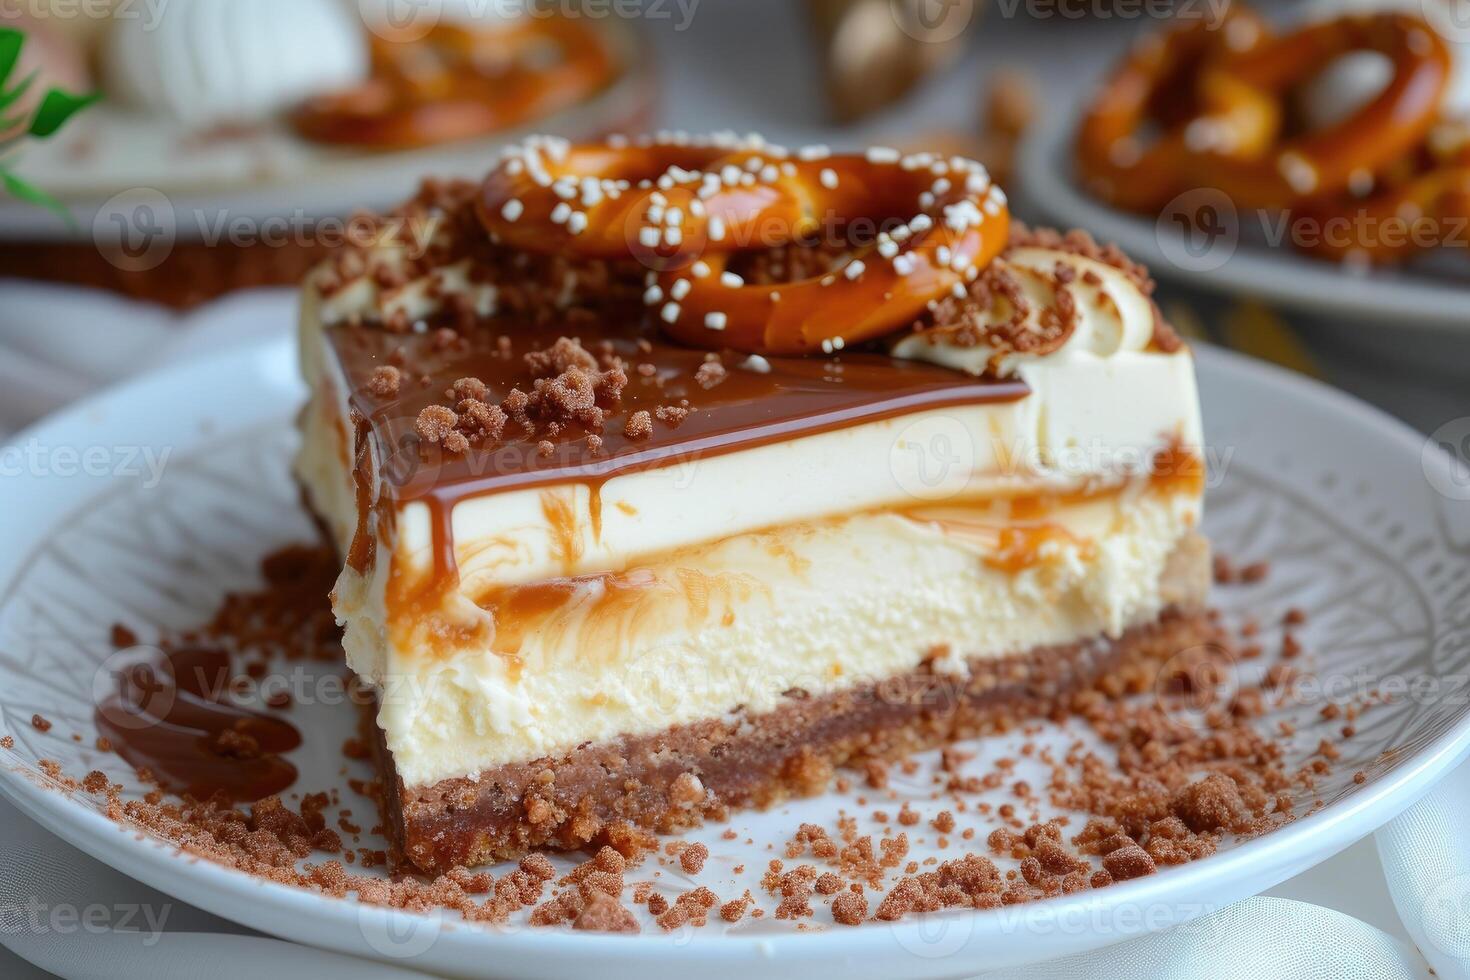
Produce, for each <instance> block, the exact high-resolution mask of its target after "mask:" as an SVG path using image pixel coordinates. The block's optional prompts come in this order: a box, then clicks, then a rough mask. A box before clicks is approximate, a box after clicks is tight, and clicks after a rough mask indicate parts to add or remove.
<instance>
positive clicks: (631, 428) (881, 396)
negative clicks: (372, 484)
mask: <svg viewBox="0 0 1470 980" xmlns="http://www.w3.org/2000/svg"><path fill="white" fill-rule="evenodd" d="M578 336H580V338H581V341H582V345H583V346H584V347H585V348H586V350H587V351H589V352H591V353H594V354H595V355H596V356H597V357H598V360H599V362H600V364H601V365H602V366H603V367H611V366H618V367H621V369H622V370H623V371H624V372H625V373H626V375H627V378H628V381H627V384H626V386H625V387H623V389H622V390H621V393H620V397H619V398H618V399H617V400H616V403H615V406H614V407H612V408H610V409H609V410H608V412H607V413H606V417H605V419H604V420H603V423H602V427H601V429H600V431H598V430H595V429H593V428H589V427H588V426H587V425H585V424H583V423H581V422H578V421H575V420H565V421H561V422H558V423H557V424H554V425H547V424H545V423H541V424H538V425H536V426H535V428H534V431H527V429H526V427H524V426H518V425H516V424H515V423H509V424H507V425H506V427H505V429H504V431H503V433H502V434H501V436H500V437H499V438H498V439H485V440H482V441H481V442H480V443H479V444H478V445H474V446H471V447H470V448H469V449H467V450H466V451H464V452H452V451H449V450H447V449H446V448H445V447H444V446H443V444H442V443H439V442H431V441H430V440H428V439H425V438H424V437H423V436H422V435H421V433H420V430H419V428H418V427H417V422H418V420H419V417H420V415H421V413H422V412H423V411H424V410H425V409H428V408H430V407H431V406H444V407H452V406H453V405H454V404H455V403H456V398H457V395H455V394H451V393H450V390H451V389H452V388H453V387H454V385H455V382H456V381H458V380H460V379H462V378H475V379H478V380H479V381H481V382H483V383H484V386H485V388H486V391H487V393H486V394H485V399H486V401H488V402H491V403H496V402H499V401H501V400H503V399H505V398H506V396H507V395H508V394H509V393H510V392H511V390H512V389H518V390H521V391H529V390H531V389H532V388H533V385H534V382H535V376H536V372H535V371H534V370H533V367H532V366H531V365H530V364H528V363H527V359H526V357H525V355H526V354H528V353H532V352H536V351H542V350H545V349H547V348H549V347H551V346H552V345H553V344H554V343H555V342H556V341H557V340H558V339H559V338H561V337H578ZM447 337H448V335H446V334H445V333H442V332H440V331H439V330H437V329H435V328H433V327H432V326H431V328H430V329H429V330H428V331H426V332H423V333H413V334H393V333H389V332H385V331H382V330H374V329H371V328H354V327H333V328H329V330H328V338H329V342H330V344H331V346H332V348H333V349H334V350H335V352H336V355H337V358H338V360H339V362H340V364H341V366H342V369H343V374H344V376H345V378H346V380H347V384H348V386H349V388H350V391H351V394H350V396H349V402H350V405H351V408H352V411H353V412H354V414H355V415H356V416H357V417H358V418H359V419H360V420H361V421H360V423H359V426H360V429H359V432H360V435H359V438H362V437H364V436H366V437H368V438H371V439H372V440H373V441H374V444H375V445H376V447H377V448H378V451H379V460H380V467H381V471H382V476H383V483H382V489H381V496H382V497H383V498H385V499H386V500H390V501H394V502H398V503H402V502H406V501H411V500H423V501H425V502H427V503H428V504H429V506H430V509H431V511H432V512H433V513H434V515H435V519H436V525H437V527H436V534H437V537H438V544H439V548H438V549H437V550H439V551H440V552H441V555H440V559H441V561H440V564H441V570H447V568H446V566H448V565H449V564H451V563H452V560H453V559H452V548H451V547H450V538H449V534H448V530H449V528H448V524H449V515H450V513H451V512H452V508H453V505H454V503H455V502H456V501H459V500H462V499H465V498H468V497H474V496H479V495H482V494H486V493H492V492H498V491H503V490H509V489H513V488H521V487H532V486H539V485H546V484H550V483H566V482H584V483H587V484H590V485H591V486H592V488H593V491H594V497H596V496H597V491H598V489H599V488H600V487H601V485H602V484H603V483H604V482H605V481H607V480H608V479H611V478H612V477H614V476H617V475H620V474H623V473H629V472H633V471H636V470H639V469H646V468H653V467H658V466H665V465H670V464H673V463H676V462H687V461H689V460H692V459H699V458H704V457H708V456H713V455H719V454H723V453H727V452H732V451H736V450H740V449H747V448H751V447H754V446H758V445H762V444H766V443H770V442H776V441H785V440H790V439H794V438H797V437H800V436H805V435H811V434H815V433H818V432H823V431H827V430H831V429H836V428H841V427H844V426H848V425H855V424H858V423H863V422H870V421H874V420H877V419H882V418H887V417H892V416H895V415H901V414H905V413H909V412H914V411H919V410H923V409H930V408H938V407H943V406H947V405H965V404H981V403H989V402H1000V401H1012V400H1016V399H1020V398H1022V397H1024V396H1025V395H1026V394H1027V392H1028V389H1027V388H1026V386H1025V385H1024V384H1023V383H1021V382H1018V381H995V380H987V379H977V378H973V377H969V376H967V375H963V374H959V373H956V372H954V371H950V370H947V369H945V368H940V367H936V366H933V365H928V364H923V363H919V362H909V361H901V360H895V359H893V358H891V357H889V356H887V355H886V354H881V353H869V352H862V351H856V352H845V353H843V354H842V355H840V356H834V357H830V358H813V357H787V358H782V357H772V358H769V359H767V360H766V361H764V362H760V361H756V362H754V363H752V362H749V361H747V360H746V358H745V355H743V354H739V353H734V352H731V353H727V354H723V355H714V354H709V353H707V352H705V351H697V350H691V349H688V348H685V347H680V346H678V345H676V344H673V343H671V342H669V341H668V340H665V339H663V338H662V337H661V336H660V335H659V333H658V332H657V330H655V329H653V328H652V327H651V326H650V325H648V324H647V323H646V321H644V320H643V319H642V318H641V317H640V318H633V317H629V318H627V319H622V318H619V319H615V320H612V321H611V322H608V321H606V320H605V321H603V322H598V323H588V322H580V323H577V324H566V325H560V326H558V325H547V324H536V325H532V324H527V323H525V322H524V321H511V322H493V321H492V322H484V323H481V324H479V325H477V326H475V327H473V328H471V329H465V330H461V331H459V332H457V333H456V334H455V335H454V337H453V339H452V340H450V339H447ZM392 364H402V365H403V367H402V379H401V381H400V383H399V385H398V386H397V389H396V392H395V393H394V394H392V395H391V396H388V395H385V394H384V391H385V389H384V388H383V387H382V386H381V385H378V386H374V385H372V384H371V382H372V379H373V376H374V373H375V372H376V371H377V370H378V369H379V368H381V367H382V366H384V365H392ZM711 365H718V367H712V366H711ZM375 387H376V390H374V389H375ZM643 413H647V414H646V416H645V415H643ZM589 436H594V437H595V439H593V440H591V442H590V443H589V438H588V437H589ZM446 551H447V552H448V553H447V554H445V553H444V552H446Z"/></svg>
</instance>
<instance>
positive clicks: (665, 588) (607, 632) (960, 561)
mask: <svg viewBox="0 0 1470 980" xmlns="http://www.w3.org/2000/svg"><path fill="white" fill-rule="evenodd" d="M1035 506H1036V505H1034V504H1028V507H1027V510H1028V511H1030V510H1032V509H1033V508H1035ZM1007 510H1008V508H1007V506H1006V505H1004V504H1000V505H992V506H987V507H984V508H978V507H966V508H932V509H916V510H914V511H912V512H909V513H898V512H877V513H871V514H861V515H853V516H851V517H847V518H841V519H835V520H827V521H820V522H812V523H799V524H790V525H785V526H783V527H779V528H773V529H771V530H768V531H761V532H751V533H747V534H741V535H734V536H731V537H728V538H724V539H721V540H718V541H715V542H712V543H709V544H705V545H701V546H698V547H693V548H688V549H682V550H679V551H676V552H671V553H669V554H667V555H664V556H660V557H658V558H656V559H652V560H649V561H647V562H644V563H641V564H639V565H637V566H635V567H633V568H630V569H627V570H624V571H620V572H608V573H599V574H592V575H585V576H576V577H561V578H554V579H549V580H545V581H542V582H537V583H533V584H529V585H516V586H503V587H490V588H486V589H482V590H478V591H473V592H464V591H458V590H457V591H455V592H454V593H453V595H452V596H451V597H448V598H446V599H444V600H442V601H444V602H446V603H454V604H457V605H459V606H460V607H462V609H461V611H460V613H459V614H457V615H456V614H454V613H450V612H442V611H441V612H440V613H439V614H438V615H427V616H425V615H415V610H413V609H412V608H411V607H412V602H413V599H411V598H409V599H405V597H403V596H400V595H394V594H393V593H394V591H395V588H394V584H393V583H392V582H391V581H390V582H387V583H385V582H383V581H382V580H381V579H378V578H374V577H369V576H361V575H359V574H357V573H355V572H353V571H351V570H349V571H348V572H347V573H345V574H344V576H343V578H342V579H341V581H339V583H338V586H337V593H336V608H337V610H338V614H339V616H341V617H343V618H344V620H345V623H346V627H347V628H346V635H345V640H344V644H345V647H346V650H347V656H348V662H349V663H350V664H351V665H352V667H353V669H354V670H356V671H357V672H358V673H359V674H360V675H362V676H364V677H365V678H367V679H368V680H369V681H371V682H372V683H373V684H374V686H375V687H377V688H378V689H379V691H380V707H379V723H380V725H381V726H382V727H383V729H384V731H385V732H386V733H387V744H388V746H389V748H390V749H391V750H392V752H393V754H394V757H395V758H396V759H397V767H398V772H399V774H400V776H401V778H403V779H404V780H405V782H406V783H407V785H410V786H418V785H425V784H429V783H433V782H436V781H438V780H441V779H444V778H448V777H451V776H457V775H464V774H466V773H469V772H474V771H478V770H479V769H482V768H487V767H490V766H494V765H501V764H507V763H512V762H517V761H522V760H525V759H528V758H538V757H541V756H544V755H548V754H554V753H561V752H566V751H569V750H571V749H572V748H574V747H575V746H576V745H578V744H580V743H582V742H587V741H604V740H607V739H611V738H615V737H618V736H623V735H646V734H651V733H653V732H655V731H658V730H659V729H660V728H663V727H666V726H668V725H670V724H686V723H692V722H694V721H697V720H699V719H701V718H706V717H715V716H720V715H723V714H724V713H726V712H728V711H730V710H732V709H733V708H735V707H736V706H743V707H744V708H745V709H746V710H750V711H756V712H760V711H767V710H771V709H773V708H774V707H775V706H776V705H777V704H778V703H779V702H780V700H781V699H782V698H783V697H785V696H786V694H787V692H789V691H792V690H801V691H805V692H808V693H809V694H812V695H824V694H829V693H834V692H837V691H841V690H845V689H848V688H851V687H853V686H857V685H862V684H873V683H877V682H879V681H881V680H882V679H883V678H885V677H888V676H893V675H897V674H903V673H908V672H910V671H913V670H915V669H918V668H919V666H920V665H922V664H925V663H929V664H931V666H932V667H933V668H934V669H936V670H940V671H951V672H957V673H961V674H962V673H963V672H964V670H965V668H964V664H965V662H966V661H968V660H971V659H976V658H1000V657H1004V656H1008V655H1012V654H1017V653H1022V652H1024V651H1027V650H1030V649H1032V648H1033V647H1037V646H1045V645H1055V644H1062V643H1068V642H1072V641H1075V640H1077V639H1079V638H1090V637H1102V636H1111V637H1117V636H1119V635H1121V634H1122V632H1123V631H1125V630H1126V629H1127V628H1129V627H1131V626H1135V625H1138V624H1142V623H1147V622H1150V621H1152V620H1153V619H1155V618H1157V616H1158V615H1159V613H1160V612H1161V611H1162V610H1163V609H1164V608H1165V607H1166V606H1167V605H1169V604H1171V601H1176V602H1179V603H1182V604H1185V605H1188V606H1190V607H1193V606H1194V605H1197V604H1198V603H1199V602H1200V601H1201V599H1202V596H1203V591H1204V586H1205V578H1206V576H1207V569H1208V566H1207V562H1206V561H1205V558H1204V551H1203V550H1202V549H1200V550H1198V551H1196V552H1189V553H1188V555H1187V560H1182V561H1181V562H1180V563H1179V567H1177V568H1175V569H1174V570H1172V571H1171V572H1170V574H1169V575H1167V576H1166V574H1165V569H1166V566H1167V564H1168V561H1169V558H1170V556H1171V555H1172V554H1174V553H1175V552H1176V551H1178V550H1179V549H1180V548H1181V546H1182V543H1183V542H1185V541H1186V540H1189V539H1190V535H1191V532H1192V528H1193V526H1194V524H1195V521H1196V519H1197V514H1198V505H1197V501H1196V500H1194V499H1193V498H1192V497H1191V496H1189V495H1187V494H1182V493H1177V492H1169V491H1167V490H1158V489H1152V488H1150V487H1149V486H1148V485H1143V486H1140V487H1130V488H1128V489H1127V490H1124V491H1118V492H1112V493H1106V494H1103V495H1100V496H1099V497H1097V498H1095V499H1092V500H1088V501H1086V502H1082V503H1076V504H1064V505H1059V506H1057V507H1055V508H1053V509H1047V510H1046V512H1044V513H1038V514H1035V515H1034V516H1031V515H1030V514H1028V516H1027V517H1026V518H1025V519H1022V520H1015V519H1012V518H1011V517H1010V516H1009V515H1008V513H1007ZM383 557H384V559H385V560H386V559H387V556H386V555H385V556H383ZM435 601H436V602H438V601H440V600H437V599H436V600H435ZM385 624H386V625H385ZM447 624H456V625H453V626H451V625H447ZM446 631H448V632H450V634H451V635H452V636H453V637H454V641H455V642H451V643H445V642H444V634H445V632H446Z"/></svg>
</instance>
